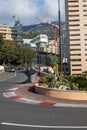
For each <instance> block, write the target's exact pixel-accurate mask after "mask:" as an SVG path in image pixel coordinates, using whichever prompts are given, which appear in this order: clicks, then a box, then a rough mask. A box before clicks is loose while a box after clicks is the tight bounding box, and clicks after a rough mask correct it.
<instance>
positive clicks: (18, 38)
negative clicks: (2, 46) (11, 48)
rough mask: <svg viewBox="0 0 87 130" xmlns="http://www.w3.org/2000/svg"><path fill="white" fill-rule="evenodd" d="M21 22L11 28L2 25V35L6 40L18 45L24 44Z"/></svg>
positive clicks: (0, 30) (0, 32)
mask: <svg viewBox="0 0 87 130" xmlns="http://www.w3.org/2000/svg"><path fill="white" fill-rule="evenodd" d="M20 27H21V24H20V22H18V23H17V22H16V23H15V25H14V26H9V25H6V24H1V25H0V34H2V36H3V38H4V39H5V40H14V41H15V42H17V43H18V44H22V42H23V40H22V32H21V28H20Z"/></svg>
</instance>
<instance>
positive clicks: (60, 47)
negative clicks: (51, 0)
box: [58, 0, 62, 72]
mask: <svg viewBox="0 0 87 130" xmlns="http://www.w3.org/2000/svg"><path fill="white" fill-rule="evenodd" d="M58 26H59V49H60V59H59V60H60V72H62V46H61V30H60V0H58Z"/></svg>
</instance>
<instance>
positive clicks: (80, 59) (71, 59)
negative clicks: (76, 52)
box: [71, 59, 81, 62]
mask: <svg viewBox="0 0 87 130" xmlns="http://www.w3.org/2000/svg"><path fill="white" fill-rule="evenodd" d="M71 61H75V62H76V61H81V59H71Z"/></svg>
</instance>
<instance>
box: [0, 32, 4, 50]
mask: <svg viewBox="0 0 87 130" xmlns="http://www.w3.org/2000/svg"><path fill="white" fill-rule="evenodd" d="M3 44H4V39H3V36H2V35H1V34H0V49H1V47H2V45H3Z"/></svg>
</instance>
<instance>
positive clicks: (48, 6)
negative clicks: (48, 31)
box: [0, 0, 65, 26]
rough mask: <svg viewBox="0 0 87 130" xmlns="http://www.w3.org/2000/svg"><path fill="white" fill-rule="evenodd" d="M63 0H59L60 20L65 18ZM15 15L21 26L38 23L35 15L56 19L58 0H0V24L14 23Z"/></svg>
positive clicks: (51, 19) (50, 19)
mask: <svg viewBox="0 0 87 130" xmlns="http://www.w3.org/2000/svg"><path fill="white" fill-rule="evenodd" d="M64 10H65V7H64V0H60V11H61V21H64V20H65V14H64ZM13 15H15V16H16V17H17V18H18V19H19V20H20V22H21V24H22V25H23V26H26V25H33V24H39V23H41V21H39V20H38V19H36V17H37V16H39V17H41V18H42V19H46V20H49V21H58V0H0V24H8V25H14V19H13Z"/></svg>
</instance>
